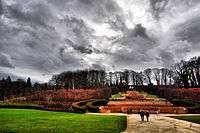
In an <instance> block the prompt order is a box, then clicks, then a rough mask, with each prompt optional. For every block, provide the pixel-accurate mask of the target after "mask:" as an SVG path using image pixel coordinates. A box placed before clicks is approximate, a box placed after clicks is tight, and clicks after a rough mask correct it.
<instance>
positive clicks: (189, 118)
mask: <svg viewBox="0 0 200 133" xmlns="http://www.w3.org/2000/svg"><path fill="white" fill-rule="evenodd" d="M172 118H176V119H180V120H186V121H190V122H194V123H198V124H200V115H195V116H194V115H193V116H192V115H191V116H173V117H172Z"/></svg>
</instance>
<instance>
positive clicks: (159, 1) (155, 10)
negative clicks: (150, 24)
mask: <svg viewBox="0 0 200 133" xmlns="http://www.w3.org/2000/svg"><path fill="white" fill-rule="evenodd" d="M168 2H169V0H150V6H151V9H152V14H153V16H154V17H155V18H156V19H159V18H160V14H161V13H162V12H164V11H165V7H166V6H167V4H168Z"/></svg>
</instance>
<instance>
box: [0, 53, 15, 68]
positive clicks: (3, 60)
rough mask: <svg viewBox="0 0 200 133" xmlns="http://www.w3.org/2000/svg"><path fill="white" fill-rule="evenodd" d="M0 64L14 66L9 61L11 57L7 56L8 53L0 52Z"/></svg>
mask: <svg viewBox="0 0 200 133" xmlns="http://www.w3.org/2000/svg"><path fill="white" fill-rule="evenodd" d="M0 66H2V67H8V68H14V66H13V65H12V63H11V58H10V57H9V55H6V54H3V53H0Z"/></svg>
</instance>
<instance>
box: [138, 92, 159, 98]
mask: <svg viewBox="0 0 200 133" xmlns="http://www.w3.org/2000/svg"><path fill="white" fill-rule="evenodd" d="M140 93H141V94H143V95H144V96H145V97H146V98H158V99H163V98H159V96H157V95H152V94H149V93H147V92H144V91H141V92H140Z"/></svg>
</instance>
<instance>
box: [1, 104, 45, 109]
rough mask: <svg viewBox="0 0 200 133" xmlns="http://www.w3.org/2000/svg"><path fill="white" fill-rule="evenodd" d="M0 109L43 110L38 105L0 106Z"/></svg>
mask: <svg viewBox="0 0 200 133" xmlns="http://www.w3.org/2000/svg"><path fill="white" fill-rule="evenodd" d="M0 108H15V109H38V110H43V108H42V106H38V105H26V104H0Z"/></svg>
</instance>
